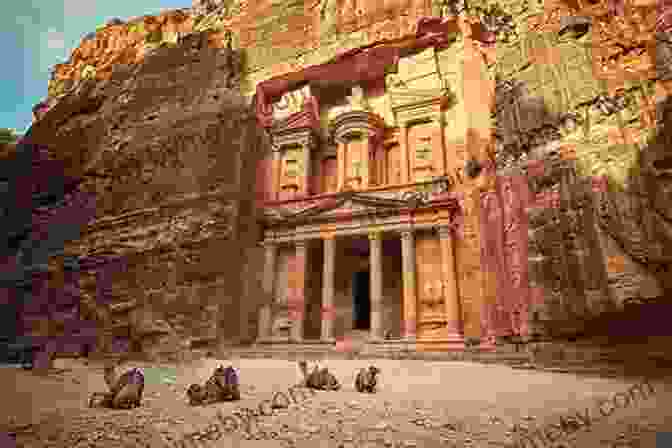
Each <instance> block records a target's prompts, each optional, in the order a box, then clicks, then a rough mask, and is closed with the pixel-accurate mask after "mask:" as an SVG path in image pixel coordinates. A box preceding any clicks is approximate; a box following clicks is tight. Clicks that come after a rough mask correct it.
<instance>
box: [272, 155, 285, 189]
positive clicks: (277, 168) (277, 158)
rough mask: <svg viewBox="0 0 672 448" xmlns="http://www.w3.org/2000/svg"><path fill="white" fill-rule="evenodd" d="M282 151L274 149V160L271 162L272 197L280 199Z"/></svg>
mask: <svg viewBox="0 0 672 448" xmlns="http://www.w3.org/2000/svg"><path fill="white" fill-rule="evenodd" d="M281 165H282V153H281V152H280V151H279V150H273V160H272V162H271V183H272V184H273V185H272V186H271V199H272V200H278V199H280V173H281V168H282V166H281Z"/></svg>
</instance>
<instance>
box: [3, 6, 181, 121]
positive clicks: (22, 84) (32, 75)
mask: <svg viewBox="0 0 672 448" xmlns="http://www.w3.org/2000/svg"><path fill="white" fill-rule="evenodd" d="M5 3H6V4H5V8H4V10H5V12H4V13H3V14H0V52H1V53H2V54H4V55H5V59H4V63H3V64H1V65H3V67H0V127H2V128H12V129H15V130H16V132H17V133H19V134H22V133H23V132H25V131H26V130H27V129H28V127H29V126H30V122H31V111H32V107H33V105H35V104H36V103H38V102H39V101H41V100H42V99H44V98H46V96H47V83H48V81H49V73H50V69H51V67H53V66H54V65H55V64H58V63H61V62H65V61H66V60H67V59H68V57H69V56H70V53H71V52H72V50H73V49H75V48H76V47H77V46H78V45H79V43H80V41H81V39H82V37H84V36H85V35H86V34H87V33H89V32H91V31H95V30H96V28H97V27H98V26H100V25H103V24H105V23H106V22H108V21H109V20H111V19H113V18H115V17H118V18H120V19H122V20H126V19H128V18H131V17H136V16H142V15H145V14H156V13H159V12H160V11H161V10H163V9H177V8H186V7H189V6H191V0H10V1H7V2H5ZM5 64H6V65H5Z"/></svg>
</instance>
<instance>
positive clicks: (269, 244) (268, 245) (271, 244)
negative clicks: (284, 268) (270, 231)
mask: <svg viewBox="0 0 672 448" xmlns="http://www.w3.org/2000/svg"><path fill="white" fill-rule="evenodd" d="M260 244H261V247H263V248H264V249H266V250H269V249H277V248H278V243H277V242H276V241H273V240H264V241H262V242H261V243H260Z"/></svg>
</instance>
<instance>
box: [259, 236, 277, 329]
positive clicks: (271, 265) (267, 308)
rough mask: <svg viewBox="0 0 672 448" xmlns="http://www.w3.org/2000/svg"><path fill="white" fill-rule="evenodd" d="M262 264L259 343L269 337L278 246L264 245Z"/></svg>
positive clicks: (272, 244)
mask: <svg viewBox="0 0 672 448" xmlns="http://www.w3.org/2000/svg"><path fill="white" fill-rule="evenodd" d="M264 249H265V256H266V257H265V263H264V282H263V290H264V295H265V296H266V297H264V304H263V305H262V307H261V310H260V311H259V335H258V339H259V341H264V340H268V339H270V337H271V326H272V319H273V316H272V306H273V300H274V298H273V296H274V292H275V278H276V272H275V270H276V261H277V258H278V246H277V245H276V244H275V243H265V244H264Z"/></svg>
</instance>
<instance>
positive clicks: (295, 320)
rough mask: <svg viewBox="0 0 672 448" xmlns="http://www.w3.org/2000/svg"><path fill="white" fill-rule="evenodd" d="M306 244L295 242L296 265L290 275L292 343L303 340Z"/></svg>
mask: <svg viewBox="0 0 672 448" xmlns="http://www.w3.org/2000/svg"><path fill="white" fill-rule="evenodd" d="M307 261H308V242H307V241H297V242H296V265H295V266H294V269H295V271H294V272H293V273H292V275H294V276H295V278H294V279H295V289H294V290H293V291H292V296H291V297H290V303H289V305H290V310H289V311H290V318H291V319H292V330H291V339H292V341H294V342H300V341H302V340H303V319H304V317H305V315H306V280H307V272H306V269H307V268H308V263H307Z"/></svg>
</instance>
